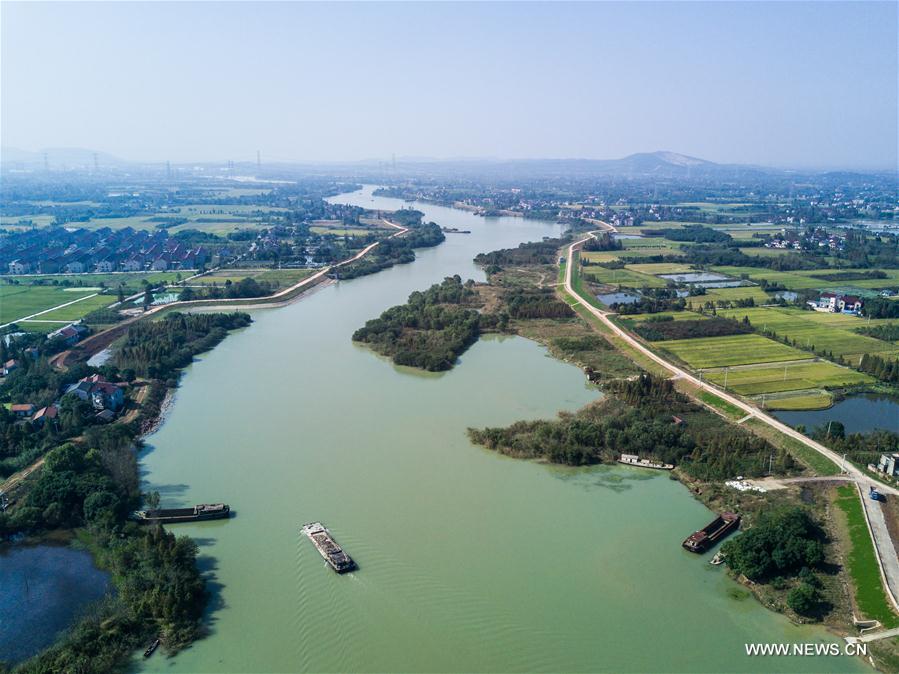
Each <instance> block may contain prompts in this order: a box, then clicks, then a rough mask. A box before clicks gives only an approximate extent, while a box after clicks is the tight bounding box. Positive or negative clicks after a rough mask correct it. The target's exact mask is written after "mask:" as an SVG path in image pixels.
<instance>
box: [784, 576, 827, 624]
mask: <svg viewBox="0 0 899 674" xmlns="http://www.w3.org/2000/svg"><path fill="white" fill-rule="evenodd" d="M818 603H819V601H818V590H816V589H815V588H814V587H812V586H811V585H809V584H808V583H802V584H801V585H797V586H796V587H794V588H793V589H792V590H790V592H789V593H788V594H787V606H789V607H790V608H791V609H793V610H794V611H796V613H798V614H799V615H804V616H811V615H814V614H815V613H816V610H817V608H818Z"/></svg>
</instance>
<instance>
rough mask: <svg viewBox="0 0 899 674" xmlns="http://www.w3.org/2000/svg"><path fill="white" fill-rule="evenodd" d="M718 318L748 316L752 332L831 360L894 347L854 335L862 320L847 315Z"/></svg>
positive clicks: (762, 313) (758, 311)
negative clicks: (763, 332) (767, 333)
mask: <svg viewBox="0 0 899 674" xmlns="http://www.w3.org/2000/svg"><path fill="white" fill-rule="evenodd" d="M718 315H719V316H726V317H728V318H734V319H736V320H741V319H742V318H743V317H744V316H748V317H749V320H750V322H751V323H752V325H753V327H754V328H755V329H756V330H769V331H771V330H773V331H774V332H776V333H777V334H778V336H784V337H787V338H789V339H790V340H795V342H796V344H797V346H801V347H804V348H814V349H815V350H817V351H827V352H833V355H834V357H839V356H850V355H857V354H862V353H878V352H888V351H893V350H895V349H896V345H895V344H891V343H890V342H884V341H883V340H880V339H875V338H873V337H867V336H865V335H860V334H858V333H857V332H854V330H853V328H860V327H864V325H865V321H864V319H863V318H859V317H857V316H851V315H848V314H831V313H825V312H819V311H802V310H801V309H791V308H782V307H750V308H745V309H721V310H719V311H718Z"/></svg>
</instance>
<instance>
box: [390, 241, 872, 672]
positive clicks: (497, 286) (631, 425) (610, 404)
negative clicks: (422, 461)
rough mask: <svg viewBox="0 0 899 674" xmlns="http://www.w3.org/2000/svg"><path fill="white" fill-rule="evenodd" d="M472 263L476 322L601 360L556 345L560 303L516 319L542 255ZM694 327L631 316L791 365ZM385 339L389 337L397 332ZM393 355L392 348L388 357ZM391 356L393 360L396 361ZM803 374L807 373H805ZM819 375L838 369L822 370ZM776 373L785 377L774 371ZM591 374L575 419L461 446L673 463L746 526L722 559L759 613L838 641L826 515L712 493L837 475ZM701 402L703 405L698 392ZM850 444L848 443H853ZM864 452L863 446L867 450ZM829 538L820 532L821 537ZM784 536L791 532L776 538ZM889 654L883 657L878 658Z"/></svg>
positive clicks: (650, 384) (839, 614)
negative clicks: (479, 271)
mask: <svg viewBox="0 0 899 674" xmlns="http://www.w3.org/2000/svg"><path fill="white" fill-rule="evenodd" d="M563 243H564V240H555V241H550V242H547V245H548V246H550V247H551V246H553V245H555V246H556V247H559V246H561V245H562V244H563ZM478 259H479V261H482V263H484V262H486V263H488V264H489V267H488V271H489V273H490V275H489V284H487V285H484V284H473V283H471V282H469V283H468V288H469V290H470V294H469V295H468V301H469V302H471V303H473V304H475V305H476V306H477V303H476V300H475V299H474V297H473V295H474V294H475V293H478V294H480V295H481V296H482V297H483V298H485V300H484V301H483V303H482V304H481V305H480V306H477V308H478V309H480V310H481V315H482V316H483V315H484V314H485V313H488V311H489V314H488V315H494V314H497V315H499V314H508V315H509V317H510V320H508V321H504V322H503V325H504V329H505V330H508V331H510V332H516V333H517V334H522V335H525V336H532V337H534V338H537V339H539V340H540V341H543V342H544V343H546V344H548V345H550V346H551V349H552V350H553V353H554V354H555V355H557V356H561V357H568V358H571V359H572V360H575V362H579V363H580V364H584V361H583V359H582V358H580V357H579V355H580V353H581V352H584V351H589V352H600V353H601V352H603V351H604V350H605V349H608V348H609V345H608V344H607V343H606V342H605V339H603V338H602V337H600V336H599V335H596V334H595V333H593V332H592V331H589V328H588V332H590V336H587V335H583V336H578V337H576V338H573V337H563V336H560V332H561V331H563V330H569V329H570V321H572V319H573V315H572V313H571V312H570V311H569V310H568V309H569V308H568V306H567V305H566V304H562V303H560V304H559V306H561V307H563V308H564V309H565V311H561V310H560V312H559V314H558V315H556V316H555V317H553V318H551V319H541V320H537V321H534V320H533V319H528V318H525V317H524V316H526V314H522V313H521V312H520V311H516V310H513V306H515V303H516V298H520V297H522V294H523V293H525V294H526V293H528V292H531V293H533V292H537V291H539V290H540V288H539V286H540V285H541V284H542V283H543V281H544V280H545V279H546V278H547V277H549V278H552V277H553V276H552V275H547V273H546V271H544V269H545V267H546V266H548V264H547V260H548V259H549V256H548V255H547V256H544V257H541V256H539V255H534V251H533V249H524V250H519V254H518V255H516V253H515V249H512V250H509V251H496V252H494V253H490V254H486V255H482V256H479V257H478ZM449 281H450V279H447V282H449ZM454 282H455V284H456V285H457V286H459V287H461V283H460V279H455V281H454ZM438 287H439V286H434V287H433V288H432V289H431V290H430V291H428V292H431V293H433V292H434V291H436V289H437V288H438ZM416 304H417V305H419V306H421V307H423V306H425V305H424V303H421V302H417V303H416V302H413V301H412V299H411V298H410V303H409V305H406V306H407V307H409V306H410V305H416ZM398 309H402V307H395V308H394V309H391V310H388V312H385V315H387V314H389V313H390V312H393V311H395V310H398ZM471 311H474V309H471ZM513 313H518V316H517V317H516V318H512V314H513ZM675 316H676V318H675ZM693 316H695V318H692V319H691V318H686V320H682V319H684V318H685V317H682V316H680V315H677V314H674V315H671V314H670V313H669V314H668V315H667V316H666V315H664V314H663V315H662V316H661V317H660V319H655V320H652V319H650V320H647V317H640V319H639V322H638V323H637V325H638V326H640V327H643V328H644V329H643V333H645V334H644V336H645V337H647V338H653V337H655V338H658V337H662V339H661V340H659V341H660V342H661V344H664V345H666V346H667V345H668V344H669V343H670V342H671V341H676V340H670V339H664V338H665V337H668V336H669V335H667V334H665V331H666V330H667V331H668V332H669V333H670V336H671V337H680V336H683V335H684V334H685V333H686V334H693V333H695V332H697V331H698V330H699V328H700V326H701V325H702V324H703V323H707V324H708V325H710V326H712V327H713V328H714V327H715V326H719V327H717V328H716V329H717V330H718V334H720V335H721V337H719V338H700V339H699V340H682V341H684V342H688V341H700V342H705V341H707V340H708V339H722V340H727V339H744V338H748V339H750V340H753V341H754V342H759V343H762V344H765V345H768V344H770V345H771V346H772V348H774V349H776V351H775V353H776V354H779V355H781V356H783V354H785V353H790V354H791V355H792V354H793V350H791V349H789V348H788V347H784V346H783V345H781V344H778V343H776V342H769V341H767V340H765V339H764V338H762V337H759V336H757V335H752V334H747V333H748V332H749V331H750V330H751V327H749V326H748V325H747V323H746V322H743V321H737V320H730V319H726V318H715V317H711V318H710V317H706V316H696V315H695V314H693ZM382 318H383V317H382ZM492 320H493V319H491V321H492ZM573 320H575V321H577V319H573ZM532 321H533V322H540V323H542V325H541V326H540V328H539V329H535V328H533V327H531V328H529V327H527V326H528V324H529V323H531V322H532ZM578 323H579V321H578ZM494 324H495V323H494ZM581 325H583V324H581ZM653 331H655V332H653ZM638 332H639V329H638ZM387 333H388V331H383V330H382V331H381V334H387ZM733 333H737V334H733ZM392 334H394V336H397V337H399V336H400V335H401V334H402V331H401V330H400V331H399V332H394V333H392ZM699 334H701V333H699ZM553 335H555V336H553ZM470 338H471V339H472V340H473V339H476V338H477V336H476V334H475V333H474V332H472V333H471V335H470ZM597 340H599V342H601V343H603V345H604V347H605V349H604V348H603V347H599V346H598V342H597ZM400 344H402V338H401V337H400V338H399V339H397V340H396V341H395V342H394V343H393V346H394V347H395V346H398V345H400ZM425 344H426V342H421V345H422V346H423V347H424V346H425ZM466 348H467V347H466ZM382 352H387V351H382ZM397 352H398V351H397V350H394V353H397ZM615 353H617V352H615ZM767 355H768V356H770V355H771V354H770V353H769V354H767ZM443 362H444V363H446V362H450V359H449V358H446V359H444V361H443ZM802 365H806V367H808V366H813V365H815V364H802ZM824 366H825V367H831V368H833V369H834V370H838V371H839V370H841V368H838V367H836V366H833V365H831V364H829V363H825V364H824ZM788 367H789V365H788ZM797 367H798V365H797ZM818 367H819V368H820V367H821V365H818ZM747 371H748V372H751V370H747ZM780 372H781V374H782V373H783V369H782V368H780ZM812 373H814V371H812ZM594 374H595V375H597V376H598V378H599V381H600V382H601V385H602V386H603V388H604V390H605V392H606V393H607V396H606V397H605V398H604V399H603V400H602V401H600V402H598V403H594V404H591V405H589V406H587V407H586V408H583V409H582V410H579V411H578V412H575V413H563V414H560V417H559V419H557V420H549V421H547V420H540V421H520V422H516V423H515V424H512V425H511V426H509V427H505V428H485V429H470V430H469V434H470V437H471V439H472V440H473V441H475V442H477V443H480V444H482V445H484V446H486V447H488V448H489V449H493V450H495V451H499V452H501V453H504V454H508V455H511V456H515V457H521V458H537V459H543V460H548V461H551V462H556V463H564V464H570V465H584V464H593V463H600V462H604V461H613V460H614V459H615V458H616V457H617V455H618V454H619V453H621V452H625V453H635V454H638V455H640V456H641V457H646V458H652V459H655V460H659V461H664V462H672V463H675V464H677V466H678V467H677V469H676V471H675V475H677V476H678V477H680V479H682V480H683V481H684V482H685V483H687V484H688V485H691V486H694V485H699V486H698V487H697V490H698V492H699V493H701V494H702V495H701V498H702V500H703V501H705V502H706V503H708V504H709V505H710V507H715V508H716V509H734V510H736V511H738V512H742V513H743V514H744V516H748V519H747V522H751V523H752V527H751V528H750V532H753V533H752V535H751V536H748V537H743V538H739V539H735V540H734V541H732V542H731V543H729V544H728V547H726V548H725V549H726V550H727V551H728V553H729V554H730V555H731V556H732V557H733V563H732V565H731V566H732V568H733V570H734V572H735V573H738V574H742V575H743V576H745V577H747V578H749V579H751V580H753V581H754V582H755V583H756V585H755V586H754V591H755V593H756V594H757V596H759V598H760V599H761V600H762V601H763V603H765V604H766V605H767V606H769V607H770V608H773V609H775V610H779V611H783V612H785V613H787V614H788V615H789V616H790V617H791V618H793V619H794V620H797V621H823V622H826V623H828V624H830V625H832V626H834V627H836V628H838V629H841V630H845V629H846V622H847V620H848V613H847V610H848V609H847V607H846V605H845V598H844V595H843V593H842V592H841V590H840V587H841V585H842V583H843V582H844V581H843V580H841V579H842V578H843V577H844V575H845V573H846V571H845V570H842V569H841V568H840V567H839V566H838V565H836V564H834V554H835V553H834V551H833V545H832V544H831V539H830V535H831V534H829V533H827V532H825V529H824V528H823V527H822V525H821V524H820V523H819V518H827V517H828V516H827V515H826V509H824V508H823V507H821V506H820V500H816V501H814V503H817V504H819V505H815V506H814V507H813V508H810V505H809V504H810V503H812V501H809V502H806V503H804V502H801V501H798V500H796V499H795V498H794V495H793V493H792V492H791V493H790V494H789V495H788V494H785V493H780V494H778V493H768V494H757V495H751V494H750V495H747V494H741V493H737V492H735V491H733V490H725V489H723V488H722V486H721V482H723V480H724V479H726V478H732V477H733V476H734V475H737V474H741V475H745V476H750V477H751V476H761V475H764V474H767V472H768V471H769V470H770V469H772V468H773V470H774V472H775V474H790V473H794V474H795V473H799V472H801V471H803V470H804V467H803V464H802V463H800V462H798V461H796V460H795V459H794V455H795V456H796V457H799V459H800V461H803V462H807V465H808V466H810V467H812V469H817V470H820V471H821V472H823V473H824V474H829V473H831V472H832V471H831V469H833V470H834V471H835V470H836V467H835V466H832V465H831V464H830V463H829V462H826V461H821V460H818V459H822V458H823V457H820V456H819V455H817V454H816V453H814V452H811V451H810V450H807V448H805V447H804V446H800V443H798V442H794V443H792V444H791V443H787V442H783V441H782V440H786V438H779V439H778V440H779V441H778V442H777V444H776V445H772V444H770V443H769V442H768V441H767V440H766V437H771V434H770V433H765V432H760V431H761V430H770V429H757V428H756V426H755V425H753V424H752V423H751V422H750V423H749V424H747V425H746V426H739V425H735V424H722V423H721V421H720V419H719V418H718V417H717V416H716V415H714V414H712V413H710V412H709V411H707V410H705V409H703V408H701V407H699V406H697V405H695V404H694V403H692V402H691V401H689V399H688V398H686V397H685V396H684V395H682V394H680V393H678V392H677V391H676V390H675V388H674V385H673V382H672V381H670V380H667V379H664V378H659V377H656V376H653V375H651V374H641V375H639V376H637V377H636V378H633V377H628V378H625V379H621V378H616V375H614V374H612V373H611V372H610V371H609V370H608V369H606V368H603V367H602V365H600V367H599V370H598V372H594V373H591V376H593V375H594ZM765 376H766V373H763V375H762V379H764V377H765ZM700 393H701V394H704V395H706V396H709V397H713V394H711V393H708V392H700ZM710 404H711V403H710ZM724 413H725V414H728V411H727V410H724ZM729 416H731V418H732V419H733V420H734V421H736V420H737V419H738V418H742V416H743V414H741V411H740V410H736V409H734V411H733V414H731V415H729ZM821 439H822V440H823V439H824V438H821ZM858 440H859V439H858V438H856V439H855V440H854V441H858ZM869 444H870V443H863V445H864V447H865V448H867V447H868V446H869ZM856 449H858V447H856ZM863 451H867V449H865V450H863ZM813 454H814V455H813ZM856 455H857V453H856ZM832 529H833V527H831V526H830V525H828V527H827V530H828V531H831V530H832ZM785 532H792V533H790V534H789V535H787V536H782V535H781V534H783V533H785ZM869 544H870V541H869ZM751 560H756V561H759V560H768V561H769V562H771V560H776V563H775V564H774V565H773V566H771V565H769V566H764V567H762V566H753V565H752V564H753V563H754V562H752V561H751ZM772 563H773V562H772ZM887 610H888V609H887ZM888 655H889V654H888V653H886V654H881V655H879V656H878V657H888Z"/></svg>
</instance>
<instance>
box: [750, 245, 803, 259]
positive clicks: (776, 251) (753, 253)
mask: <svg viewBox="0 0 899 674" xmlns="http://www.w3.org/2000/svg"><path fill="white" fill-rule="evenodd" d="M738 250H739V251H740V252H741V253H743V254H744V255H749V256H750V257H777V256H779V255H789V254H790V253H793V252H797V251H793V250H787V249H783V248H763V247H757V246H746V247H743V248H739V249H738Z"/></svg>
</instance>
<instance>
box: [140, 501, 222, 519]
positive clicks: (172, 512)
mask: <svg viewBox="0 0 899 674" xmlns="http://www.w3.org/2000/svg"><path fill="white" fill-rule="evenodd" d="M230 516H231V506H229V505H228V504H227V503H199V504H197V505H195V506H194V507H193V508H157V509H155V510H138V511H136V512H133V513H131V519H133V520H137V521H138V522H154V523H162V524H177V523H179V522H202V521H204V520H220V519H225V518H226V517H230Z"/></svg>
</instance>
